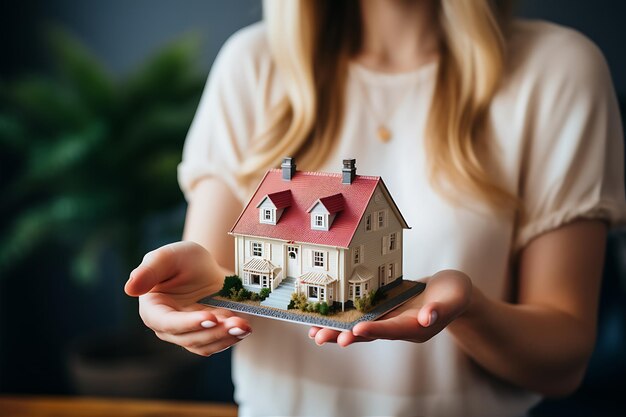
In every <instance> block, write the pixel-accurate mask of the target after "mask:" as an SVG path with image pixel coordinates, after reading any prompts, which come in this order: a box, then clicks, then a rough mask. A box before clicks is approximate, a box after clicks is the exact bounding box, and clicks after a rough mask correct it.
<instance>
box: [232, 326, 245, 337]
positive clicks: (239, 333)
mask: <svg viewBox="0 0 626 417" xmlns="http://www.w3.org/2000/svg"><path fill="white" fill-rule="evenodd" d="M249 333H250V332H247V331H245V330H243V329H240V328H239V327H233V328H232V329H229V330H228V334H229V335H231V336H237V337H239V336H243V335H247V334H249Z"/></svg>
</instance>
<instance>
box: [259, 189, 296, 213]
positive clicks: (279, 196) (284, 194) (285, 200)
mask: <svg viewBox="0 0 626 417" xmlns="http://www.w3.org/2000/svg"><path fill="white" fill-rule="evenodd" d="M266 197H267V198H269V199H270V201H271V202H272V204H274V206H275V207H276V208H277V209H281V208H285V207H289V206H290V205H291V190H283V191H278V192H275V193H271V194H268V195H267V196H266ZM263 200H265V198H262V199H261V200H260V201H259V204H257V206H256V207H257V208H258V207H259V206H260V205H261V203H262V202H263Z"/></svg>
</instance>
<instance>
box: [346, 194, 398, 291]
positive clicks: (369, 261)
mask: <svg viewBox="0 0 626 417" xmlns="http://www.w3.org/2000/svg"><path fill="white" fill-rule="evenodd" d="M377 195H378V196H379V197H378V198H376V196H377ZM381 210H386V226H385V227H383V228H382V229H378V228H377V218H376V217H377V216H376V213H377V212H379V211H381ZM368 214H371V216H372V230H371V231H366V230H365V228H366V227H365V226H366V225H365V223H366V217H367V215H368ZM394 232H395V233H396V236H397V238H396V239H397V246H396V249H395V250H394V251H391V252H389V251H383V241H385V243H386V244H388V236H389V235H390V234H391V233H394ZM402 244H403V239H402V225H401V224H400V220H399V219H398V218H397V217H396V216H395V214H394V211H393V210H392V208H391V202H390V201H388V199H387V197H386V196H385V193H384V192H383V191H382V190H381V187H380V185H379V186H378V187H377V188H376V191H375V192H374V197H373V198H372V199H371V200H370V202H369V204H368V205H367V208H366V210H365V215H364V216H363V218H362V219H361V222H360V223H359V227H358V229H357V231H356V233H355V235H354V238H353V239H352V242H351V244H350V249H349V250H346V251H345V252H344V253H345V254H344V256H343V257H344V262H345V277H346V279H345V280H344V300H343V301H347V300H348V299H349V298H348V294H349V285H350V284H349V283H348V281H349V279H350V277H351V276H352V271H353V270H354V267H355V266H356V265H354V259H353V257H354V248H355V247H357V246H358V247H362V251H361V259H362V260H361V263H360V265H362V266H364V267H365V268H367V269H369V270H370V272H371V273H372V275H373V276H374V278H373V279H372V281H371V284H370V286H369V289H370V290H375V289H377V288H378V287H379V280H378V267H379V266H380V265H385V275H386V274H387V271H388V268H389V264H393V265H394V268H393V269H394V270H395V271H394V274H393V277H392V278H391V279H390V280H388V281H387V282H390V281H391V280H393V279H395V278H397V277H400V276H402ZM338 301H339V300H338Z"/></svg>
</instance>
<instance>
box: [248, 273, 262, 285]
mask: <svg viewBox="0 0 626 417" xmlns="http://www.w3.org/2000/svg"><path fill="white" fill-rule="evenodd" d="M250 283H251V284H252V285H261V275H259V274H250Z"/></svg>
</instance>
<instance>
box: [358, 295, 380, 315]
mask: <svg viewBox="0 0 626 417" xmlns="http://www.w3.org/2000/svg"><path fill="white" fill-rule="evenodd" d="M377 293H381V291H378V290H376V291H374V290H372V291H370V292H368V293H367V294H365V295H364V296H363V297H360V298H356V299H355V300H354V307H356V309H357V310H359V311H360V312H361V313H366V312H368V311H369V310H370V309H371V308H372V307H373V306H374V305H375V304H376V303H377V302H378V301H380V299H381V298H382V294H377Z"/></svg>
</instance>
